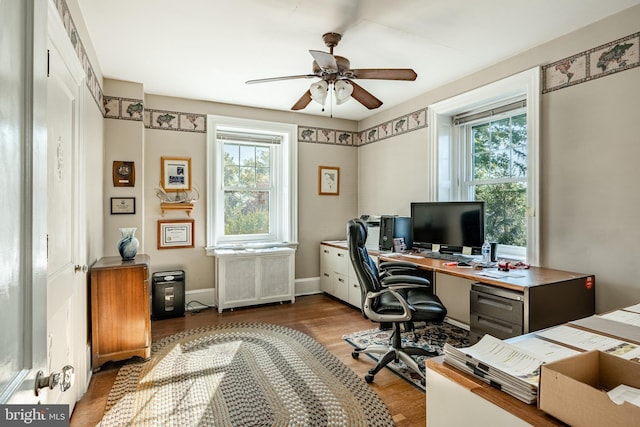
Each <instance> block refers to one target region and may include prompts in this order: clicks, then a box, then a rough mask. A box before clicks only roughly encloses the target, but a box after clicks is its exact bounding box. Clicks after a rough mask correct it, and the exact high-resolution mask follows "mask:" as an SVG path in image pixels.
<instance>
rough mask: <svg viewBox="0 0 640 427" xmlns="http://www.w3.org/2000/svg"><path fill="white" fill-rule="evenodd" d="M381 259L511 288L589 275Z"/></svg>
mask: <svg viewBox="0 0 640 427" xmlns="http://www.w3.org/2000/svg"><path fill="white" fill-rule="evenodd" d="M378 259H379V260H381V261H407V262H412V263H414V264H417V265H418V266H420V267H421V268H424V269H427V270H431V271H435V272H437V273H444V274H449V275H452V276H457V277H461V278H464V279H469V280H474V281H477V282H482V283H488V284H491V285H496V286H500V287H503V288H509V289H514V290H522V289H524V288H529V287H533V286H541V285H548V284H550V283H557V282H563V281H567V280H573V279H578V278H583V277H584V278H585V279H586V278H587V277H590V276H589V275H588V274H582V273H573V272H569V271H562V270H554V269H551V268H542V267H530V268H527V269H523V270H509V272H502V271H498V269H497V268H484V269H482V270H475V269H474V268H471V267H457V266H447V265H446V264H447V263H450V261H446V260H441V259H432V258H426V257H423V256H406V255H402V254H380V255H379V256H378Z"/></svg>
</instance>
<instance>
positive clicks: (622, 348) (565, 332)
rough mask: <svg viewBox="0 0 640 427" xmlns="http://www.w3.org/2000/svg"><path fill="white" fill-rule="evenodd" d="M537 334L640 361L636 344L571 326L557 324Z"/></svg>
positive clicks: (571, 344) (579, 346)
mask: <svg viewBox="0 0 640 427" xmlns="http://www.w3.org/2000/svg"><path fill="white" fill-rule="evenodd" d="M536 335H538V336H540V337H543V338H547V339H550V340H553V341H556V342H558V343H561V344H566V345H570V346H572V347H575V348H579V349H582V350H585V351H589V350H600V351H602V352H604V353H609V354H613V355H614V356H618V357H622V358H623V359H627V360H634V361H640V347H638V346H637V345H636V344H632V343H630V342H626V341H622V340H619V339H616V338H611V337H607V336H604V335H600V334H597V333H595V332H589V331H585V330H582V329H577V328H573V327H571V326H566V325H560V326H556V327H555V328H551V329H547V330H545V331H541V332H537V333H536Z"/></svg>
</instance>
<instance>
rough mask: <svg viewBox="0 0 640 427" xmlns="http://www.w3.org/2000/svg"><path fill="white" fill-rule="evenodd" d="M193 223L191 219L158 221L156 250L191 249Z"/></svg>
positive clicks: (193, 231)
mask: <svg viewBox="0 0 640 427" xmlns="http://www.w3.org/2000/svg"><path fill="white" fill-rule="evenodd" d="M194 223H195V221H194V220H192V219H167V220H158V249H178V248H193V247H194V243H193V242H194V236H195V227H194Z"/></svg>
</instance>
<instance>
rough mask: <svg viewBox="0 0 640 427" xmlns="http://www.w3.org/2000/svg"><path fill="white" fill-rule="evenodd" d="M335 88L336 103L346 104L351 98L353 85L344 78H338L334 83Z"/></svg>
mask: <svg viewBox="0 0 640 427" xmlns="http://www.w3.org/2000/svg"><path fill="white" fill-rule="evenodd" d="M333 90H334V91H335V92H336V104H337V105H340V104H344V103H345V102H347V101H348V100H349V99H351V94H352V93H353V86H352V85H350V84H349V83H347V82H345V81H344V80H338V81H336V82H335V83H334V84H333Z"/></svg>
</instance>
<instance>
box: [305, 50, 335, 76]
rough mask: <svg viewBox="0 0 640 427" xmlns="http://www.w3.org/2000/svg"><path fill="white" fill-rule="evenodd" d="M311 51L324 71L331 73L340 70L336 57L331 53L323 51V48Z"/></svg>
mask: <svg viewBox="0 0 640 427" xmlns="http://www.w3.org/2000/svg"><path fill="white" fill-rule="evenodd" d="M309 53H310V54H311V56H313V59H315V61H316V63H317V64H318V66H319V67H320V69H321V70H322V71H326V72H329V73H335V72H337V71H338V63H337V62H336V58H335V57H334V56H333V55H331V54H330V53H327V52H322V51H321V50H310V51H309ZM314 71H315V70H314Z"/></svg>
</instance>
